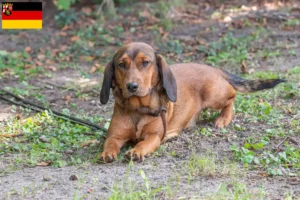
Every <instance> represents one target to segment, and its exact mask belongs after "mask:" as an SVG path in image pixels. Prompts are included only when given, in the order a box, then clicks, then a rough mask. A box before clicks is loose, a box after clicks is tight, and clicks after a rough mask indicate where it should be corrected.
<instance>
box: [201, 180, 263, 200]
mask: <svg viewBox="0 0 300 200" xmlns="http://www.w3.org/2000/svg"><path fill="white" fill-rule="evenodd" d="M207 198H209V199H216V200H226V199H234V200H240V199H242V200H248V199H249V200H250V199H251V200H252V199H261V200H262V199H266V192H265V191H264V189H263V188H262V187H260V188H257V189H256V190H249V189H248V187H247V185H246V184H244V183H242V182H236V181H234V182H232V183H222V184H220V186H219V188H218V191H217V192H216V193H214V194H211V195H207V196H206V197H205V198H203V199H207ZM200 199H202V198H200Z"/></svg>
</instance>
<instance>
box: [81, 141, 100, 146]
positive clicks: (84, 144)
mask: <svg viewBox="0 0 300 200" xmlns="http://www.w3.org/2000/svg"><path fill="white" fill-rule="evenodd" d="M99 143H100V142H99V141H98V140H88V141H85V142H84V143H82V144H81V145H80V146H81V147H86V146H89V145H90V144H93V145H95V144H99Z"/></svg>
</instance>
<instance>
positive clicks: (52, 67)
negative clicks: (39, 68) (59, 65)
mask: <svg viewBox="0 0 300 200" xmlns="http://www.w3.org/2000/svg"><path fill="white" fill-rule="evenodd" d="M48 69H50V70H52V71H54V72H55V71H56V70H57V69H56V67H55V66H49V67H48Z"/></svg>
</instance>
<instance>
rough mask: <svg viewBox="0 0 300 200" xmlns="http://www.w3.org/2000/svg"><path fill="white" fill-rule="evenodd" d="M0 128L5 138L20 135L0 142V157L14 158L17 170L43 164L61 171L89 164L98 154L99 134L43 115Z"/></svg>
mask: <svg viewBox="0 0 300 200" xmlns="http://www.w3.org/2000/svg"><path fill="white" fill-rule="evenodd" d="M2 127H4V128H3V130H2V132H4V133H6V134H12V135H13V134H23V136H21V137H16V138H6V139H4V138H1V139H2V140H3V141H2V142H1V143H0V155H3V154H6V155H7V154H8V155H9V154H16V156H15V157H14V158H15V162H16V163H17V164H18V165H21V166H22V165H23V166H24V165H29V166H36V165H37V164H38V163H41V162H46V163H48V164H49V165H52V166H53V167H63V166H66V165H78V164H82V163H83V162H86V161H89V162H93V160H94V159H95V158H96V156H97V154H98V153H99V152H100V149H99V148H100V147H99V143H101V142H103V139H102V138H101V136H102V133H101V132H94V131H92V130H90V129H89V128H87V127H84V126H81V125H78V124H75V125H74V124H72V123H71V122H69V121H66V120H63V119H59V118H56V117H53V116H52V115H51V114H50V113H48V112H47V111H45V112H43V113H39V114H37V115H35V116H32V117H28V118H26V119H24V120H19V119H13V120H11V121H9V122H7V123H6V124H3V125H2ZM86 146H88V148H84V147H86ZM91 146H92V147H91ZM100 146H102V145H100Z"/></svg>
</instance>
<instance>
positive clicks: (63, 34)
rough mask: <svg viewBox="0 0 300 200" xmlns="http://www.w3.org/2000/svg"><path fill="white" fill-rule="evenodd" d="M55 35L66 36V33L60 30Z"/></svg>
mask: <svg viewBox="0 0 300 200" xmlns="http://www.w3.org/2000/svg"><path fill="white" fill-rule="evenodd" d="M56 35H58V36H67V35H68V34H67V33H66V32H63V31H61V32H59V33H57V34H56Z"/></svg>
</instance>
